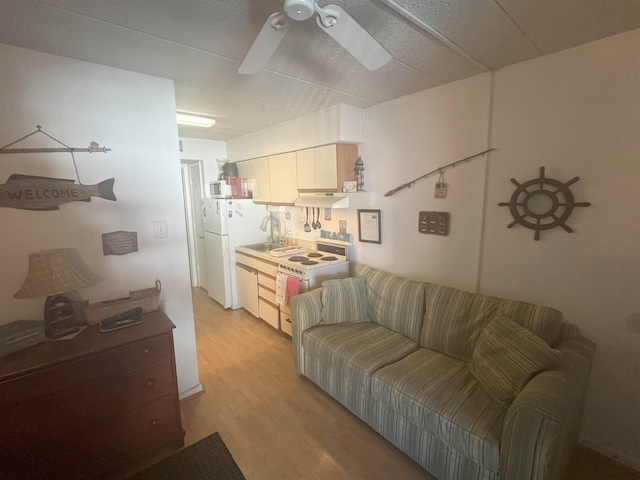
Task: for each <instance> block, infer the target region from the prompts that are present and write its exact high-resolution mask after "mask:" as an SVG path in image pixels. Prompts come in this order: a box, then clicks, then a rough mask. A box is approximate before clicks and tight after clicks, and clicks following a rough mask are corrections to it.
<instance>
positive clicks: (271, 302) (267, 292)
mask: <svg viewBox="0 0 640 480" xmlns="http://www.w3.org/2000/svg"><path fill="white" fill-rule="evenodd" d="M271 258H272V257H268V256H266V258H263V257H259V256H257V255H254V254H253V255H252V254H248V253H247V252H246V251H242V247H240V249H236V265H237V267H236V268H243V269H245V270H253V271H256V272H257V294H256V297H257V298H256V301H257V312H256V313H254V312H253V311H252V310H251V308H250V307H248V305H249V303H248V302H247V303H246V304H245V303H244V302H243V301H242V299H241V298H242V297H241V296H240V287H241V285H240V280H238V296H239V299H240V306H242V307H243V308H245V309H246V310H247V311H248V312H250V313H251V314H252V315H254V316H256V317H259V318H261V319H262V320H264V321H265V322H267V323H268V324H269V325H271V326H272V327H273V328H277V329H279V328H280V307H279V306H278V304H277V303H276V274H277V270H278V262H277V260H275V259H274V260H271ZM242 276H243V277H245V275H244V273H243V274H242Z"/></svg>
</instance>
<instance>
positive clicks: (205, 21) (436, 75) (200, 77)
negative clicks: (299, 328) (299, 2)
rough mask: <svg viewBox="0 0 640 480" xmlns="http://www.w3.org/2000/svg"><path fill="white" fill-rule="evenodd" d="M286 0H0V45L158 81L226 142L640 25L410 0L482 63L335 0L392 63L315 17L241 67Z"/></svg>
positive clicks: (560, 12) (395, 19)
mask: <svg viewBox="0 0 640 480" xmlns="http://www.w3.org/2000/svg"><path fill="white" fill-rule="evenodd" d="M282 3H283V2H282V0H179V1H176V0H0V43H6V44H9V45H16V46H20V47H25V48H29V49H33V50H39V51H42V52H47V53H52V54H56V55H62V56H65V57H71V58H76V59H79V60H86V61H90V62H95V63H99V64H104V65H109V66H113V67H118V68H123V69H127V70H132V71H136V72H141V73H146V74H150V75H155V76H159V77H165V78H170V79H173V80H174V81H175V85H176V103H177V107H178V109H179V110H180V111H186V112H193V113H202V114H207V115H211V116H214V117H216V119H217V124H216V126H215V127H213V128H210V129H200V128H196V127H182V126H181V127H180V134H181V135H182V136H185V137H194V138H208V139H212V140H229V139H231V138H234V137H237V136H240V135H243V134H245V133H248V132H252V131H255V130H259V129H262V128H266V127H268V126H271V125H276V124H279V123H282V122H284V121H287V120H290V119H292V118H295V117H297V116H300V115H305V114H307V113H310V112H314V111H316V110H319V109H321V108H324V107H326V106H329V105H333V104H336V103H347V104H350V105H354V106H357V107H368V106H371V105H375V104H377V103H380V102H383V101H386V100H390V99H393V98H397V97H401V96H403V95H407V94H410V93H414V92H417V91H420V90H424V89H427V88H431V87H434V86H436V85H440V84H443V83H448V82H451V81H455V80H459V79H462V78H466V77H469V76H471V75H475V74H477V73H480V72H481V71H482V70H483V69H482V67H480V66H479V65H480V64H481V65H484V66H486V67H487V68H490V69H496V68H500V67H504V66H506V65H510V64H513V63H517V62H520V61H523V60H527V59H530V58H533V57H536V56H540V55H544V54H548V53H551V52H555V51H558V50H562V49H565V48H570V47H573V46H576V45H579V44H582V43H586V42H589V41H593V40H597V39H599V38H602V37H606V36H609V35H614V34H616V33H621V32H624V31H627V30H631V29H635V28H639V27H640V1H639V0H401V1H399V2H398V3H399V4H401V5H402V6H404V7H405V8H406V9H407V10H408V11H410V12H411V13H412V14H413V15H415V17H417V18H418V19H420V20H421V21H422V22H424V23H426V24H427V25H429V26H430V27H432V28H434V29H435V30H437V32H439V33H440V34H441V35H443V36H444V37H446V39H448V40H449V41H450V42H452V43H453V44H455V45H456V46H457V47H459V48H460V49H461V50H462V51H464V52H466V54H467V55H468V56H469V57H470V58H471V59H473V60H469V59H468V58H465V57H464V56H461V55H459V54H458V53H456V52H454V51H453V50H451V49H450V48H448V47H446V46H445V45H444V44H443V43H441V42H439V41H437V40H435V39H434V37H432V36H431V35H429V34H428V33H426V32H425V31H424V30H422V29H420V28H419V27H417V26H416V25H415V24H414V23H411V22H410V21H408V20H406V19H405V18H404V17H402V16H401V15H399V14H398V13H397V12H395V11H394V10H392V9H391V8H389V7H388V6H386V5H385V4H384V3H383V2H382V1H381V0H329V1H322V0H320V1H319V3H320V4H321V5H323V6H324V5H326V4H328V3H334V4H336V5H340V6H341V7H342V8H344V9H345V10H346V11H347V12H348V13H349V14H350V15H351V16H352V17H353V18H354V19H355V20H356V21H357V22H359V23H360V24H361V25H362V26H363V27H364V28H365V29H366V30H367V31H368V32H369V33H370V34H371V35H373V37H375V38H376V39H377V40H378V41H379V42H380V43H381V44H382V45H383V46H384V47H385V48H386V49H387V50H388V51H389V52H390V53H391V54H392V55H393V60H392V61H391V62H389V63H388V64H387V65H385V66H384V67H382V68H380V69H379V70H377V71H374V72H369V71H368V70H366V69H365V68H364V67H362V66H361V65H360V64H359V63H358V62H357V61H356V60H355V59H353V58H352V57H351V56H350V55H349V54H348V53H346V52H345V51H344V50H343V49H342V47H340V46H339V45H337V44H336V43H335V42H334V41H333V40H332V39H331V38H330V37H329V36H328V35H326V34H325V33H324V32H322V31H321V30H320V29H319V28H318V27H317V26H316V25H315V24H314V21H313V20H310V21H307V22H302V23H299V22H294V24H293V25H292V27H291V28H290V30H289V32H288V33H287V34H286V36H285V38H284V40H283V41H282V43H281V44H280V46H279V48H278V50H277V51H276V53H275V55H274V56H273V57H272V58H271V60H270V61H269V63H268V64H267V66H266V69H265V70H264V71H263V72H262V73H260V74H258V75H252V76H244V75H239V74H238V73H237V70H238V66H239V65H240V63H241V62H242V59H243V58H244V56H245V54H246V53H247V51H248V50H249V48H250V47H251V45H252V43H253V40H254V39H255V37H256V35H257V34H258V32H259V31H260V29H261V28H262V25H263V24H264V22H265V21H266V19H267V17H268V16H269V15H270V14H271V13H274V12H276V11H280V10H281V9H282Z"/></svg>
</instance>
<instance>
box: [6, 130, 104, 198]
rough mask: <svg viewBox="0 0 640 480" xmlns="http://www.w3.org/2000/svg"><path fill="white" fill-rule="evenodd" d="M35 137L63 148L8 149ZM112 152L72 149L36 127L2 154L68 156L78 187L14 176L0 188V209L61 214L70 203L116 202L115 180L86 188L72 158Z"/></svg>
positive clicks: (48, 179)
mask: <svg viewBox="0 0 640 480" xmlns="http://www.w3.org/2000/svg"><path fill="white" fill-rule="evenodd" d="M36 134H42V135H45V136H47V137H49V138H50V139H51V140H53V141H55V142H56V143H58V144H60V145H62V147H64V148H7V147H10V146H12V145H15V144H16V143H18V142H21V141H22V140H24V139H26V138H29V137H31V136H32V135H36ZM109 151H111V149H110V148H106V147H100V145H99V144H98V143H96V142H91V143H90V144H89V147H88V148H74V147H69V146H67V145H65V144H64V143H62V142H61V141H60V140H58V139H57V138H54V137H52V136H51V135H49V134H48V133H46V132H45V131H43V130H42V127H41V126H40V125H37V130H35V131H33V132H31V133H29V134H28V135H25V136H24V137H22V138H19V139H18V140H16V141H14V142H11V143H9V144H8V145H5V146H3V147H0V154H16V153H54V152H68V153H69V154H70V155H71V160H72V161H73V167H74V169H75V172H76V178H77V180H78V183H76V182H75V181H74V180H68V179H64V178H52V177H37V176H33V175H20V174H17V173H15V174H13V175H11V176H10V177H9V179H8V180H7V182H6V183H4V184H0V207H9V208H20V209H23V210H59V209H60V205H63V204H65V203H69V202H90V201H91V197H100V198H104V199H105V200H111V201H114V202H115V201H116V196H115V195H114V193H113V184H114V183H115V179H113V178H109V179H107V180H104V181H102V182H100V183H97V184H95V185H83V184H82V183H81V182H80V176H79V175H78V167H77V165H76V160H75V157H74V156H73V154H74V152H88V153H93V152H102V153H107V152H109Z"/></svg>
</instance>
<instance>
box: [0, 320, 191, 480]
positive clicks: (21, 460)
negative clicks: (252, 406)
mask: <svg viewBox="0 0 640 480" xmlns="http://www.w3.org/2000/svg"><path fill="white" fill-rule="evenodd" d="M173 328H174V325H173V323H171V320H169V318H168V317H167V316H166V315H165V314H164V313H163V312H161V311H160V310H157V311H155V312H151V313H146V314H145V321H144V322H143V323H141V324H138V325H135V326H131V327H127V328H123V329H119V330H113V331H111V332H108V333H101V332H100V331H99V330H98V328H97V326H91V327H88V328H87V329H86V330H84V331H83V332H81V333H80V334H79V335H78V336H77V337H76V338H74V339H73V340H61V341H47V342H45V343H42V344H40V345H37V346H34V347H31V348H29V349H26V350H23V351H21V352H18V353H15V354H13V355H10V356H8V357H5V358H2V359H0V478H1V479H5V478H6V479H12V480H13V479H23V478H24V479H31V478H33V479H47V480H48V479H57V478H60V479H62V478H64V479H65V480H71V479H76V478H77V479H85V478H94V477H106V476H108V475H109V474H111V473H114V472H117V471H118V469H120V468H121V467H123V466H124V465H125V464H127V463H129V462H131V461H132V460H134V459H136V458H138V457H142V456H145V455H147V454H150V453H152V452H154V451H156V450H159V449H160V448H165V447H174V448H179V447H181V446H182V445H183V442H184V431H183V430H182V425H181V422H180V408H179V403H178V389H177V382H176V369H175V355H174V350H173V335H172V329H173Z"/></svg>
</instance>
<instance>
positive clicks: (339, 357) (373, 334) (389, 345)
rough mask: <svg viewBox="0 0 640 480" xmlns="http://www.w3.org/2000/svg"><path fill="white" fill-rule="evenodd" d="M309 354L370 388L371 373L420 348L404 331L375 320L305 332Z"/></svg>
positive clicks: (307, 353)
mask: <svg viewBox="0 0 640 480" xmlns="http://www.w3.org/2000/svg"><path fill="white" fill-rule="evenodd" d="M302 345H303V347H304V350H305V355H307V356H309V357H313V358H314V361H316V362H321V363H323V364H324V365H325V366H326V368H329V369H331V370H333V371H334V372H335V373H336V374H339V375H344V376H345V377H347V378H348V379H349V381H350V382H352V383H353V384H354V386H357V387H359V388H361V389H362V390H365V391H367V392H368V391H369V390H370V375H371V374H372V373H373V372H374V371H376V370H377V369H379V368H381V367H384V366H385V365H388V364H390V363H392V362H395V361H397V360H399V359H401V358H403V357H405V356H406V355H408V354H409V353H411V352H413V351H415V350H416V349H417V348H418V344H417V343H416V342H414V341H413V340H410V339H408V338H407V337H405V336H404V335H400V334H399V333H397V332H393V331H391V330H389V329H388V328H385V327H382V326H380V325H377V324H375V323H372V322H363V323H339V324H335V325H320V326H317V327H313V328H310V329H308V330H305V331H304V333H303V334H302Z"/></svg>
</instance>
